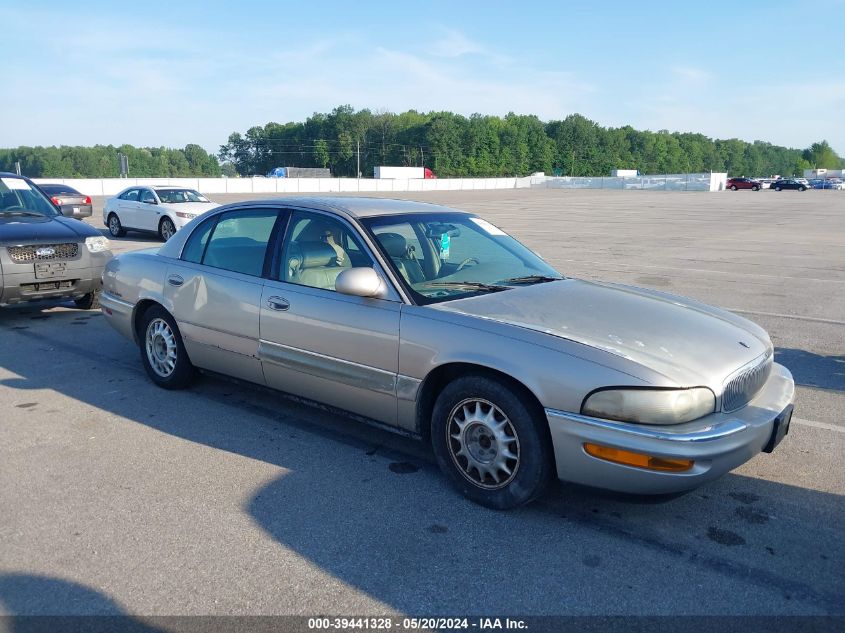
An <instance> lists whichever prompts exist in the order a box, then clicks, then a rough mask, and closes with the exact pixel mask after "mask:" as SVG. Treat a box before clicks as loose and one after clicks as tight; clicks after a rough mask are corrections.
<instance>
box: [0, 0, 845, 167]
mask: <svg viewBox="0 0 845 633" xmlns="http://www.w3.org/2000/svg"><path fill="white" fill-rule="evenodd" d="M28 4H30V3H15V5H16V6H12V5H11V3H10V2H3V4H2V6H0V24H3V37H2V50H3V58H4V60H3V61H4V63H3V66H4V69H5V81H4V82H3V83H2V88H0V120H2V121H3V125H2V127H0V147H12V146H17V145H52V144H80V145H92V144H95V143H104V144H107V143H111V144H115V145H117V144H120V143H132V144H134V145H145V146H159V145H165V146H171V147H181V146H184V145H185V144H186V143H191V142H196V143H199V144H200V145H202V146H204V147H206V148H207V149H209V150H214V151H216V150H217V148H218V146H219V145H220V144H221V143H224V142H225V141H226V138H227V137H228V135H229V133H230V132H232V131H236V130H237V131H244V130H246V129H247V128H248V127H250V126H252V125H256V124H262V125H263V124H264V123H267V122H269V121H276V122H279V123H284V122H287V121H300V120H304V118H305V117H307V116H309V115H310V114H312V113H313V112H315V111H320V112H323V111H328V110H330V109H332V108H333V107H335V106H337V105H340V104H346V103H348V104H351V105H352V106H354V107H356V108H370V109H373V110H384V109H387V110H391V111H401V110H405V109H409V108H415V109H417V110H423V111H428V110H441V109H442V110H452V111H455V112H460V113H463V114H467V115H468V114H471V113H473V112H481V113H485V114H506V113H507V112H508V111H514V112H517V113H525V114H530V113H533V114H537V115H539V116H540V117H541V118H542V119H544V120H549V119H556V118H563V117H565V116H567V115H568V114H571V113H573V112H580V113H581V114H584V115H585V116H587V117H589V118H591V119H593V120H596V121H598V122H599V123H601V124H603V125H611V126H619V125H625V124H630V125H633V126H634V127H637V128H644V129H651V130H659V129H669V130H673V131H674V130H680V131H695V132H703V133H705V134H707V135H709V136H714V137H719V138H732V137H736V138H741V139H745V140H755V139H761V140H767V141H771V142H773V143H776V144H780V145H788V146H793V147H806V146H807V145H809V144H810V143H812V142H814V141H817V140H821V139H827V140H828V141H829V142H830V143H831V144H832V145H833V147H834V149H836V150H837V151H838V152H839V153H840V154H845V117H843V115H845V66H843V62H842V59H843V57H842V51H841V50H839V48H840V46H839V43H841V41H842V37H843V36H842V32H843V31H842V27H841V25H842V24H843V22H845V1H843V0H827V1H826V2H825V3H810V2H795V1H791V2H779V1H769V2H735V1H734V2H722V1H720V0H715V1H710V2H706V3H704V2H699V3H680V2H653V3H649V2H638V3H635V2H613V1H609V0H605V1H604V2H601V3H597V2H578V3H575V2H571V3H570V2H565V1H562V0H560V1H558V2H541V1H538V0H535V1H534V2H512V1H511V2H493V1H488V2H474V1H459V0H453V1H452V2H439V1H432V0H426V1H421V0H416V1H415V2H399V1H397V0H394V1H393V2H366V1H359V2H348V1H347V2H333V1H331V0H323V1H322V2H302V1H300V2H282V1H279V0H276V1H274V2H249V1H242V2H231V1H229V2H220V3H218V2H214V1H206V2H199V1H194V0H186V1H179V0H171V1H170V2H160V1H158V0H151V1H147V2H144V3H129V2H113V0H112V1H102V2H100V1H89V2H85V1H80V2H77V3H70V2H62V1H49V0H44V1H42V2H39V3H37V8H29V7H27V6H26V5H28ZM32 4H33V5H34V4H35V3H32ZM142 5H143V6H142ZM820 7H823V9H822V8H820ZM837 65H838V68H837Z"/></svg>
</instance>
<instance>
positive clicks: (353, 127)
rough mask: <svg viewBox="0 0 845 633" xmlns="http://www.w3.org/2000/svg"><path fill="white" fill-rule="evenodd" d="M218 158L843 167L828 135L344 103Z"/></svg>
mask: <svg viewBox="0 0 845 633" xmlns="http://www.w3.org/2000/svg"><path fill="white" fill-rule="evenodd" d="M218 157H219V158H220V160H221V161H222V162H223V163H224V164H227V165H232V166H233V167H234V169H235V170H236V171H237V173H239V174H241V175H253V174H257V175H260V174H264V173H266V172H268V171H269V170H270V169H272V168H273V167H287V166H297V167H329V168H330V169H331V170H332V174H333V175H335V176H347V177H354V176H355V175H356V172H357V170H358V165H359V164H360V170H361V176H363V177H370V176H372V175H373V167H375V166H376V165H408V166H425V167H430V168H431V169H432V170H433V171H434V172H435V173H436V174H437V175H438V176H440V177H455V176H470V177H472V176H477V177H490V176H525V175H528V174H531V173H533V172H540V171H541V172H545V173H546V174H552V173H556V174H562V175H569V176H602V175H603V176H607V175H609V174H610V171H611V170H612V169H638V170H639V171H640V173H644V174H666V173H692V172H708V171H715V172H728V173H729V174H730V175H732V176H743V175H744V176H768V175H772V174H780V175H792V174H802V173H803V170H804V169H810V168H813V167H828V168H838V167H840V166H843V161H842V159H841V158H840V157H839V156H838V155H837V154H836V152H834V151H833V149H832V148H831V147H830V145H829V144H828V143H827V142H826V141H821V142H818V143H814V144H813V145H812V146H810V147H808V148H807V149H805V150H800V149H793V148H787V147H780V146H777V145H772V144H771V143H767V142H764V141H754V142H753V143H749V142H745V141H741V140H738V139H727V140H721V139H711V138H709V137H707V136H705V135H703V134H696V133H686V132H669V131H667V130H660V131H658V132H650V131H642V130H635V129H634V128H632V127H630V126H625V127H620V128H609V127H602V126H601V125H599V124H597V123H595V122H594V121H591V120H590V119H588V118H586V117H584V116H582V115H580V114H573V115H570V116H568V117H566V118H565V119H563V120H559V121H549V122H543V121H541V120H540V119H539V118H538V117H536V116H532V115H517V114H513V113H511V114H508V115H507V116H504V117H498V116H489V115H481V114H473V115H472V116H469V117H465V116H462V115H460V114H454V113H452V112H429V113H420V112H416V111H414V110H409V111H407V112H402V113H392V112H384V111H382V112H378V111H377V112H373V111H370V110H366V109H365V110H357V111H356V110H354V109H353V108H352V107H351V106H340V107H337V108H335V109H334V110H332V111H331V112H330V113H327V114H323V113H315V114H314V115H313V116H311V117H309V118H308V119H306V120H305V122H300V123H297V122H290V123H285V124H279V123H268V124H267V125H265V126H255V127H251V128H250V129H248V130H247V131H246V132H245V133H243V134H241V133H240V132H233V133H232V134H231V135H230V136H229V139H228V141H227V142H226V143H225V144H224V145H222V146H221V147H220V152H219V154H218Z"/></svg>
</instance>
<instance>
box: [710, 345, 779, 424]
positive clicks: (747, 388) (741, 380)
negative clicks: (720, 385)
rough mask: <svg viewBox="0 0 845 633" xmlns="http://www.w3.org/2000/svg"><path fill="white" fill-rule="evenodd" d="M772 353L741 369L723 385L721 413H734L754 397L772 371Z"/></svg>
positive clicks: (767, 353)
mask: <svg viewBox="0 0 845 633" xmlns="http://www.w3.org/2000/svg"><path fill="white" fill-rule="evenodd" d="M772 362H773V360H772V353H771V352H766V355H765V357H764V358H763V359H762V360H757V361H756V362H755V364H751V365H749V366H746V367H742V368H740V369H739V371H738V372H736V373H735V374H734V375H733V376H731V377H730V378H728V381H727V382H726V383H725V391H724V392H723V393H722V411H726V412H730V411H736V410H737V409H740V408H742V407H744V406H745V405H746V404H748V403H749V402H750V401H751V399H752V398H753V397H754V396H756V395H757V394H758V393H759V392H760V389H762V388H763V385H765V384H766V381H767V380H768V379H769V374H770V373H771V371H772Z"/></svg>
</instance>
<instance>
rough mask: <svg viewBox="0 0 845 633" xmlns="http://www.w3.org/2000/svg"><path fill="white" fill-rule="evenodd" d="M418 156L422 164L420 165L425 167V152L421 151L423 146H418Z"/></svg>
mask: <svg viewBox="0 0 845 633" xmlns="http://www.w3.org/2000/svg"><path fill="white" fill-rule="evenodd" d="M420 156H422V163H421V165H422V166H423V167H425V152H424V151H423V146H422V145H420Z"/></svg>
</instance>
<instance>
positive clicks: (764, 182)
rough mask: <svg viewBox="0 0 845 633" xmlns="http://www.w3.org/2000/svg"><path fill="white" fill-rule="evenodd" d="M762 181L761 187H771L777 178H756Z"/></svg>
mask: <svg viewBox="0 0 845 633" xmlns="http://www.w3.org/2000/svg"><path fill="white" fill-rule="evenodd" d="M755 180H756V181H757V182H759V183H760V189H769V188H770V187H771V186H772V183H773V182H774V181H775V180H777V179H776V178H755Z"/></svg>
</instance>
